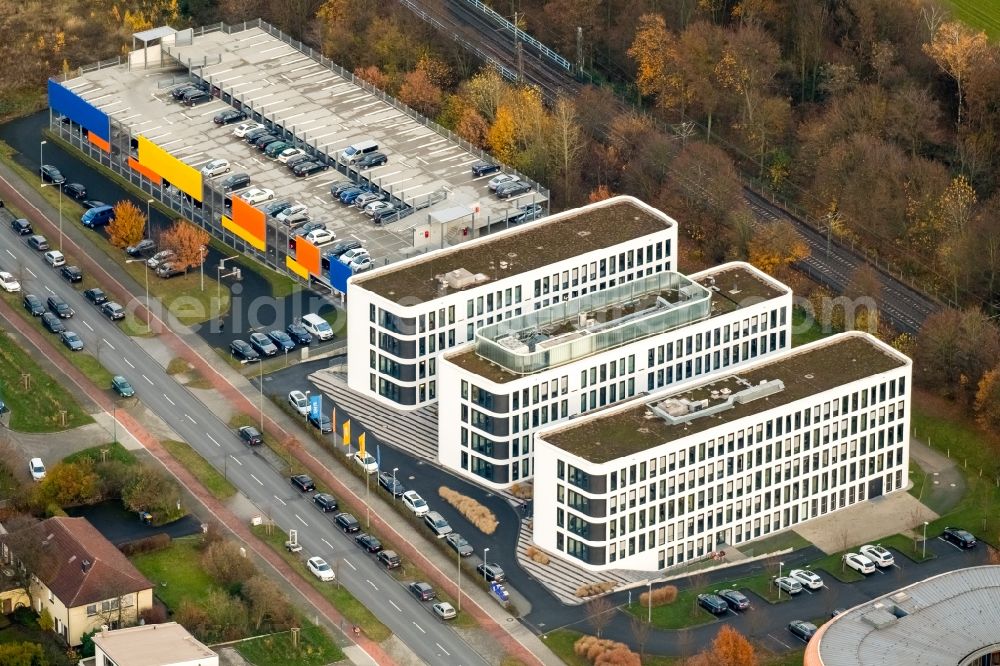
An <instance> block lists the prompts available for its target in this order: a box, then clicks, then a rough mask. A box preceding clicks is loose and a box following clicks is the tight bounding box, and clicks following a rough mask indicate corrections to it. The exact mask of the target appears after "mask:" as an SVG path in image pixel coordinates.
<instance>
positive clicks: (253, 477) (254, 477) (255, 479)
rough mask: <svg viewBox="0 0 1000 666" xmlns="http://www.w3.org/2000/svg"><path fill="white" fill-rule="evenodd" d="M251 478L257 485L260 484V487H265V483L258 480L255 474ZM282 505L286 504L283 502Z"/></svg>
mask: <svg viewBox="0 0 1000 666" xmlns="http://www.w3.org/2000/svg"><path fill="white" fill-rule="evenodd" d="M250 478H251V479H253V480H254V481H256V482H257V483H259V484H260V485H264V482H263V481H261V480H260V479H258V478H257V477H256V476H254V475H253V474H251V475H250ZM282 504H284V502H282Z"/></svg>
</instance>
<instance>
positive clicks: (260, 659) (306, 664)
mask: <svg viewBox="0 0 1000 666" xmlns="http://www.w3.org/2000/svg"><path fill="white" fill-rule="evenodd" d="M234 647H235V648H236V651H237V652H239V653H240V654H241V655H242V656H243V658H244V659H246V660H247V661H249V662H250V663H251V664H253V665H254V666H285V665H286V664H295V666H323V665H324V664H329V663H332V662H335V661H340V660H342V659H343V658H344V653H343V651H342V650H341V649H340V647H339V646H338V645H337V644H336V643H334V642H333V639H332V638H331V637H330V635H329V634H328V633H326V631H325V630H324V629H323V628H322V627H316V626H306V627H302V631H300V632H299V639H298V645H297V646H295V647H293V646H292V637H291V632H282V633H280V634H271V635H270V636H263V637H261V638H255V639H253V640H249V641H242V642H240V643H236V644H235V645H234Z"/></svg>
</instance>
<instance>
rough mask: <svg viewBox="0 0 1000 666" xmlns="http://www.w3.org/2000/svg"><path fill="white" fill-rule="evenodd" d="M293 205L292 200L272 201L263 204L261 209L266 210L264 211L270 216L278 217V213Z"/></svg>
mask: <svg viewBox="0 0 1000 666" xmlns="http://www.w3.org/2000/svg"><path fill="white" fill-rule="evenodd" d="M291 205H292V202H291V201H272V202H271V203H269V204H265V205H264V206H261V210H262V211H264V213H265V214H266V215H268V216H269V217H277V216H278V213H280V212H281V211H283V210H285V209H287V208H288V207H289V206H291Z"/></svg>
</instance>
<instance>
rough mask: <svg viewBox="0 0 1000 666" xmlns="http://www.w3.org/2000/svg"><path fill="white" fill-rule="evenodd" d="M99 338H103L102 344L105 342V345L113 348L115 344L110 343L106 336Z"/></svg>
mask: <svg viewBox="0 0 1000 666" xmlns="http://www.w3.org/2000/svg"><path fill="white" fill-rule="evenodd" d="M101 340H104V344H106V345H107V346H109V347H111V348H112V349H114V348H115V346H114V345H113V344H111V343H110V342H108V339H107V338H101Z"/></svg>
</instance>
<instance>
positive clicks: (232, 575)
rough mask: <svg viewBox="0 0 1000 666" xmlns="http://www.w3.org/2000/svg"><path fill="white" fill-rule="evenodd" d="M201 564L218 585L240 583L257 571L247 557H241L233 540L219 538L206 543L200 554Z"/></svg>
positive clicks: (227, 585)
mask: <svg viewBox="0 0 1000 666" xmlns="http://www.w3.org/2000/svg"><path fill="white" fill-rule="evenodd" d="M201 566H202V568H203V569H205V573H207V574H208V575H209V576H211V577H212V578H214V579H215V580H216V581H218V583H219V584H220V585H224V586H226V587H229V588H232V587H235V586H237V585H242V584H243V583H245V582H246V581H248V580H249V579H250V578H251V577H252V576H253V575H254V574H256V573H257V567H256V566H254V563H253V562H251V561H250V559H249V558H247V557H243V555H242V554H241V553H240V547H239V546H238V545H237V544H236V543H235V542H233V541H223V540H219V541H213V542H212V543H210V544H208V546H206V547H205V552H203V553H202V555H201Z"/></svg>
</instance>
